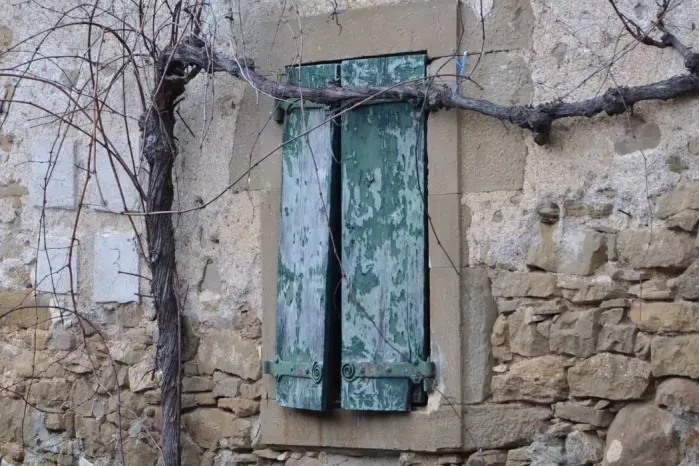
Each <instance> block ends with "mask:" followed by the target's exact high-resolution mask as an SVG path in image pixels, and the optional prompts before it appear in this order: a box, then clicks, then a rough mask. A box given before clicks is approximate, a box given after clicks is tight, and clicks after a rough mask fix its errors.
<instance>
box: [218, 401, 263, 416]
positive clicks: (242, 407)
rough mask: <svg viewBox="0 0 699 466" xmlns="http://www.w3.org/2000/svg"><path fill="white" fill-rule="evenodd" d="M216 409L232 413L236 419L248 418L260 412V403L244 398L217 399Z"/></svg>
mask: <svg viewBox="0 0 699 466" xmlns="http://www.w3.org/2000/svg"><path fill="white" fill-rule="evenodd" d="M218 407H219V408H221V409H225V410H228V411H233V414H235V415H236V416H238V417H250V416H254V415H256V414H259V412H260V402H259V401H254V400H246V399H245V398H219V399H218Z"/></svg>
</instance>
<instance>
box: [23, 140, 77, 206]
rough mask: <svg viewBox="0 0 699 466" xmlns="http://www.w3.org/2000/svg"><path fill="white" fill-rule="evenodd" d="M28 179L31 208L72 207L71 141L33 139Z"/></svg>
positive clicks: (72, 171) (72, 157)
mask: <svg viewBox="0 0 699 466" xmlns="http://www.w3.org/2000/svg"><path fill="white" fill-rule="evenodd" d="M32 177H33V180H32V185H31V187H30V194H31V200H32V204H33V205H34V206H36V207H41V206H42V205H46V207H48V208H60V209H73V208H75V141H74V140H73V139H65V140H63V141H61V140H60V139H59V140H58V141H56V140H54V139H36V140H35V141H34V142H33V147H32ZM44 191H46V195H45V196H44ZM44 197H45V199H46V200H45V201H44Z"/></svg>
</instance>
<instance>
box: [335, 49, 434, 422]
mask: <svg viewBox="0 0 699 466" xmlns="http://www.w3.org/2000/svg"><path fill="white" fill-rule="evenodd" d="M341 76H342V85H343V86H388V85H393V84H396V83H398V82H403V81H408V80H411V79H415V78H421V77H424V76H425V57H424V56H422V55H420V56H418V55H412V56H397V57H385V58H374V59H361V60H351V61H345V62H343V63H342V67H341ZM424 128H425V123H424V120H423V118H422V108H420V107H419V106H418V107H414V106H412V105H411V104H408V103H391V102H389V103H385V102H379V103H375V102H371V103H369V104H368V105H364V106H361V107H359V108H357V109H355V110H352V111H351V112H349V113H347V114H345V115H344V116H343V120H342V134H341V148H342V149H341V166H342V177H341V182H342V265H343V270H344V273H345V274H346V279H345V280H343V286H342V375H343V378H342V390H341V398H342V408H343V409H350V410H376V411H406V410H409V409H410V407H411V402H412V399H413V396H414V394H417V395H416V396H420V395H421V394H422V392H420V391H419V386H416V385H414V384H413V383H412V382H411V381H410V380H409V379H407V378H395V377H385V378H382V377H377V374H381V373H383V374H388V372H386V369H387V368H388V370H389V371H390V367H391V366H392V365H393V367H396V368H401V370H406V371H408V370H409V368H406V363H407V364H408V365H413V364H414V367H415V368H417V367H419V366H420V365H421V364H422V361H424V360H425V359H426V357H427V348H426V339H425V338H426V337H425V333H426V332H425V319H426V317H425V297H426V266H425V263H426V262H425V261H426V213H425V212H426V206H425V202H424V200H425V199H426V198H425V189H426V188H425V184H426V175H425V137H424Z"/></svg>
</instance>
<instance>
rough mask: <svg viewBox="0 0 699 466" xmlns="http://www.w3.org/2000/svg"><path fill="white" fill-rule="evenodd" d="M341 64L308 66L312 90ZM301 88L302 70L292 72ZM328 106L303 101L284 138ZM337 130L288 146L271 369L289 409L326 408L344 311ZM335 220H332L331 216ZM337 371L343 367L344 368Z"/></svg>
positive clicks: (290, 114) (320, 117)
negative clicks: (337, 235)
mask: <svg viewBox="0 0 699 466" xmlns="http://www.w3.org/2000/svg"><path fill="white" fill-rule="evenodd" d="M338 71H339V66H338V65H337V64H335V65H317V66H304V67H303V68H302V79H301V82H302V84H303V85H304V86H306V87H320V86H326V85H328V84H329V83H330V82H331V81H335V80H336V79H338ZM289 76H290V81H291V82H292V83H298V82H299V80H298V78H299V76H298V68H292V69H291V70H290V74H289ZM328 115H329V114H328V113H327V112H326V109H324V108H323V107H321V106H318V105H312V104H308V105H306V106H305V107H304V109H303V111H302V110H301V108H300V106H299V103H296V104H294V105H292V106H291V107H289V110H288V111H287V112H286V115H285V118H284V141H289V140H291V139H293V138H295V137H297V136H299V135H301V134H303V133H304V132H306V131H307V130H309V129H311V128H313V127H315V126H316V125H318V124H319V123H321V122H322V121H324V120H325V119H326V118H327V117H328ZM336 128H337V125H336V124H334V123H327V124H325V125H323V126H322V127H320V128H318V129H316V130H313V131H311V132H310V133H309V134H308V136H307V137H306V136H304V137H301V138H299V139H297V140H295V141H293V142H291V143H289V144H286V145H285V146H284V147H283V149H282V188H281V215H280V225H279V230H280V239H279V270H278V291H277V335H276V348H277V359H276V360H275V361H269V362H267V363H266V367H265V372H268V373H273V374H276V376H277V397H276V398H277V402H278V403H279V405H281V406H286V407H289V408H299V409H310V410H324V409H326V408H327V403H328V395H329V390H330V389H329V385H330V376H329V374H330V372H329V371H330V364H329V358H330V351H329V343H330V342H329V338H328V336H329V331H330V327H331V326H332V325H337V322H335V323H333V313H334V312H335V309H336V306H335V305H334V303H333V296H334V294H335V293H336V292H337V291H336V290H337V287H338V285H339V278H338V277H337V274H335V277H334V278H333V272H332V271H333V269H335V270H336V269H337V268H336V267H333V266H332V264H333V262H334V261H335V259H334V254H333V247H332V241H331V231H330V225H329V223H332V222H333V221H334V218H333V217H334V216H335V215H337V214H336V213H334V212H332V210H333V209H331V206H332V205H333V200H334V198H335V196H336V195H338V194H339V193H336V192H334V191H339V190H338V189H334V188H333V184H336V183H337V177H338V175H339V166H338V165H337V163H336V161H335V157H334V156H333V149H334V147H335V146H336V144H335V143H334V141H335V138H334V135H335V131H336ZM329 217H330V218H329ZM335 370H338V369H337V368H336V369H335Z"/></svg>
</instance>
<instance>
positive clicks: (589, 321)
mask: <svg viewBox="0 0 699 466" xmlns="http://www.w3.org/2000/svg"><path fill="white" fill-rule="evenodd" d="M601 312H602V311H601V309H593V310H589V311H576V312H571V311H569V312H565V313H563V314H561V315H559V316H558V317H557V318H556V319H555V320H554V322H553V323H552V324H551V331H550V340H549V345H550V347H551V351H553V352H555V353H564V354H571V355H573V356H578V357H580V358H586V357H588V356H590V355H592V354H594V353H595V347H596V345H597V334H598V333H599V329H600V326H599V316H600V314H601Z"/></svg>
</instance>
